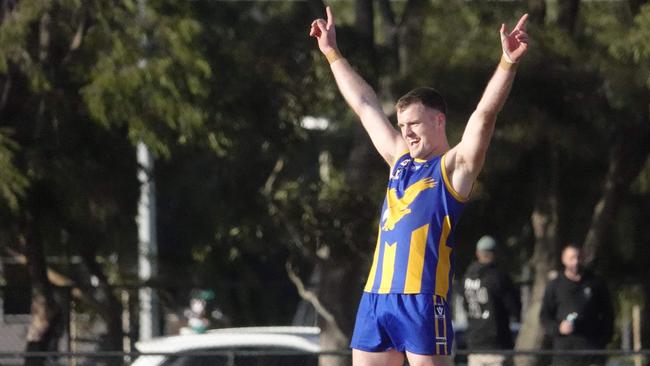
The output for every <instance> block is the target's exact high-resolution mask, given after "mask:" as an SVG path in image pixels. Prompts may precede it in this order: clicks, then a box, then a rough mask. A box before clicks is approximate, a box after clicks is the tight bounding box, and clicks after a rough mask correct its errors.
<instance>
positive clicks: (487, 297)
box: [463, 236, 521, 366]
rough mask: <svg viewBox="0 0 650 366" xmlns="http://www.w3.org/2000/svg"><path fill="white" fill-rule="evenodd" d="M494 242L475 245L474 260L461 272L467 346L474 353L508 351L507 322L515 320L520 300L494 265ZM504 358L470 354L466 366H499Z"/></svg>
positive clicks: (488, 239) (489, 239)
mask: <svg viewBox="0 0 650 366" xmlns="http://www.w3.org/2000/svg"><path fill="white" fill-rule="evenodd" d="M496 246H497V243H496V241H495V240H494V238H492V237H491V236H483V237H482V238H481V239H479V241H478V242H477V243H476V258H477V260H476V261H475V262H474V263H472V264H471V265H470V266H469V268H468V269H467V272H466V273H465V281H464V283H463V287H464V300H465V301H464V303H465V306H466V309H467V319H468V320H467V321H468V324H467V345H468V348H469V349H470V350H472V351H475V350H498V349H511V348H512V347H513V339H512V334H511V332H510V319H511V318H514V319H519V312H520V309H521V301H520V299H519V291H518V290H517V289H516V288H515V286H514V285H513V283H512V280H511V279H510V277H509V276H508V274H507V273H506V272H504V271H502V270H501V269H500V268H499V267H498V266H497V263H496V260H495V257H496ZM505 361H506V357H505V356H503V355H498V354H481V353H477V354H470V355H469V357H468V365H469V366H488V365H489V366H500V365H502V364H503V363H504V362H505Z"/></svg>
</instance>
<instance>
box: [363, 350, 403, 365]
mask: <svg viewBox="0 0 650 366" xmlns="http://www.w3.org/2000/svg"><path fill="white" fill-rule="evenodd" d="M403 364H404V354H403V353H402V352H397V351H395V350H390V351H386V352H366V351H361V350H358V349H353V350H352V365H354V366H402V365H403Z"/></svg>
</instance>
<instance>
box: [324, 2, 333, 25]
mask: <svg viewBox="0 0 650 366" xmlns="http://www.w3.org/2000/svg"><path fill="white" fill-rule="evenodd" d="M325 12H326V13H327V29H330V27H331V26H333V25H334V15H333V14H332V9H330V7H329V6H328V7H326V8H325Z"/></svg>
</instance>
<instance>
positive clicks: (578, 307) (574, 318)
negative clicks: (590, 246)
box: [540, 244, 614, 366]
mask: <svg viewBox="0 0 650 366" xmlns="http://www.w3.org/2000/svg"><path fill="white" fill-rule="evenodd" d="M562 264H563V265H564V271H562V272H560V273H558V276H557V277H556V278H555V279H553V280H551V282H549V284H548V287H547V288H546V292H545V293H544V300H543V302H542V309H541V311H540V320H541V322H542V325H543V326H544V329H545V331H546V335H547V336H549V337H552V338H553V349H555V350H586V349H603V348H605V346H606V345H607V343H608V342H609V340H610V338H611V336H612V331H613V321H614V311H613V309H612V304H611V301H610V296H609V291H608V290H607V286H606V285H605V284H604V283H603V282H602V281H601V280H600V279H599V278H598V277H596V276H595V275H594V274H593V273H590V272H588V271H585V270H584V269H583V268H582V265H581V250H580V248H579V247H577V246H575V245H573V244H570V245H568V246H567V247H565V248H564V250H563V251H562ZM604 362H605V359H604V358H603V357H598V356H593V355H586V356H562V355H556V356H555V357H554V358H553V365H555V366H561V365H602V364H604Z"/></svg>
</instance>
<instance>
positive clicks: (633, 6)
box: [628, 0, 648, 16]
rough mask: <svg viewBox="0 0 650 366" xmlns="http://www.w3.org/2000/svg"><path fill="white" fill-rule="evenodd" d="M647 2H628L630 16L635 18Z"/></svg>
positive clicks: (639, 0)
mask: <svg viewBox="0 0 650 366" xmlns="http://www.w3.org/2000/svg"><path fill="white" fill-rule="evenodd" d="M647 2H648V0H628V3H629V4H630V11H631V12H632V15H633V16H636V15H637V14H639V10H641V7H642V6H643V5H645V4H646V3H647Z"/></svg>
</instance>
